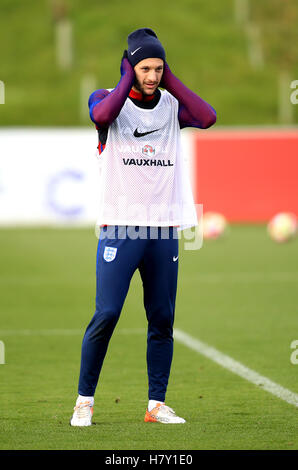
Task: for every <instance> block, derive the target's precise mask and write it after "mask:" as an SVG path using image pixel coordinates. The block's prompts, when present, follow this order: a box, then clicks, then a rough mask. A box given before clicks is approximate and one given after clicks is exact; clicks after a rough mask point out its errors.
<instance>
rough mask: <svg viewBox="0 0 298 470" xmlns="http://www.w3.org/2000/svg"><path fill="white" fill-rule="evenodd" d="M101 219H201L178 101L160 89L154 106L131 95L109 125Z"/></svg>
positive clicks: (178, 222) (145, 222) (157, 222)
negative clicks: (184, 147)
mask: <svg viewBox="0 0 298 470" xmlns="http://www.w3.org/2000/svg"><path fill="white" fill-rule="evenodd" d="M99 159H100V162H101V184H100V192H101V193H100V212H99V218H98V222H97V223H98V225H133V226H136V225H139V226H160V227H165V226H180V228H181V229H183V228H185V227H186V226H187V227H191V226H194V225H197V223H198V222H197V216H196V210H195V206H194V201H193V196H192V191H191V185H190V181H189V176H188V172H187V168H186V164H185V161H184V159H183V154H182V148H181V138H180V127H179V122H178V101H177V100H176V98H174V97H173V96H172V95H171V94H170V93H168V92H167V91H161V97H160V100H159V102H158V104H157V105H156V106H155V108H153V109H142V108H139V107H138V106H136V105H135V104H134V103H133V102H132V101H131V100H130V99H129V98H128V99H127V100H126V101H125V103H124V105H123V108H122V110H121V112H120V114H119V116H118V117H117V118H116V119H115V121H114V122H113V123H112V124H111V125H110V127H109V131H108V137H107V142H106V147H105V150H104V151H103V152H102V153H101V155H100V157H99Z"/></svg>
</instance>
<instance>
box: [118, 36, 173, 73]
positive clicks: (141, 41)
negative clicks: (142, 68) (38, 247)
mask: <svg viewBox="0 0 298 470" xmlns="http://www.w3.org/2000/svg"><path fill="white" fill-rule="evenodd" d="M127 43H128V49H127V56H128V60H129V62H130V63H131V65H132V66H133V67H134V66H135V65H136V64H137V63H138V62H140V61H141V60H143V59H148V58H149V57H154V58H155V57H156V58H158V59H162V60H163V61H165V60H166V53H165V50H164V48H163V47H162V44H161V42H160V41H159V39H158V38H157V36H156V34H155V32H154V31H152V29H150V28H141V29H137V30H136V31H133V32H132V33H130V35H129V36H128V38H127Z"/></svg>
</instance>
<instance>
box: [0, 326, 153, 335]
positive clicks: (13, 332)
mask: <svg viewBox="0 0 298 470" xmlns="http://www.w3.org/2000/svg"><path fill="white" fill-rule="evenodd" d="M84 333H85V329H66V328H59V329H57V328H56V329H55V328H51V329H47V330H37V329H36V330H34V329H19V330H18V329H16V330H9V329H7V330H0V337H4V336H78V335H79V336H81V335H83V334H84ZM115 333H119V334H121V335H128V334H132V335H136V334H141V333H146V330H145V328H119V329H118V330H115Z"/></svg>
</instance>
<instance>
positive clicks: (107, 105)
mask: <svg viewBox="0 0 298 470" xmlns="http://www.w3.org/2000/svg"><path fill="white" fill-rule="evenodd" d="M134 77H135V73H134V69H133V67H132V66H131V65H130V63H129V62H128V60H127V58H126V57H123V59H122V62H121V79H120V81H119V83H118V85H117V86H116V88H114V90H112V91H111V92H109V91H108V90H104V89H101V90H96V91H94V92H93V93H92V94H91V96H90V98H89V103H88V104H89V114H90V118H91V119H92V121H93V122H94V123H95V124H96V126H97V127H100V128H107V127H109V125H110V124H112V122H113V121H114V120H115V119H116V118H117V116H118V114H119V113H120V111H121V109H122V106H123V105H124V102H125V100H126V99H127V97H128V94H129V92H130V90H131V87H132V85H133V82H134Z"/></svg>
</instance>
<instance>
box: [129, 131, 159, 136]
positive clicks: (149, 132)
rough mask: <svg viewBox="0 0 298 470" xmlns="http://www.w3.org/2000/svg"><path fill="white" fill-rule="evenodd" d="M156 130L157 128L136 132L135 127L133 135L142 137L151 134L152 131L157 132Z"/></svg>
mask: <svg viewBox="0 0 298 470" xmlns="http://www.w3.org/2000/svg"><path fill="white" fill-rule="evenodd" d="M157 131H159V129H154V131H148V132H138V129H136V130H135V131H134V133H133V135H134V136H135V137H143V136H144V135H147V134H152V132H157Z"/></svg>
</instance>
